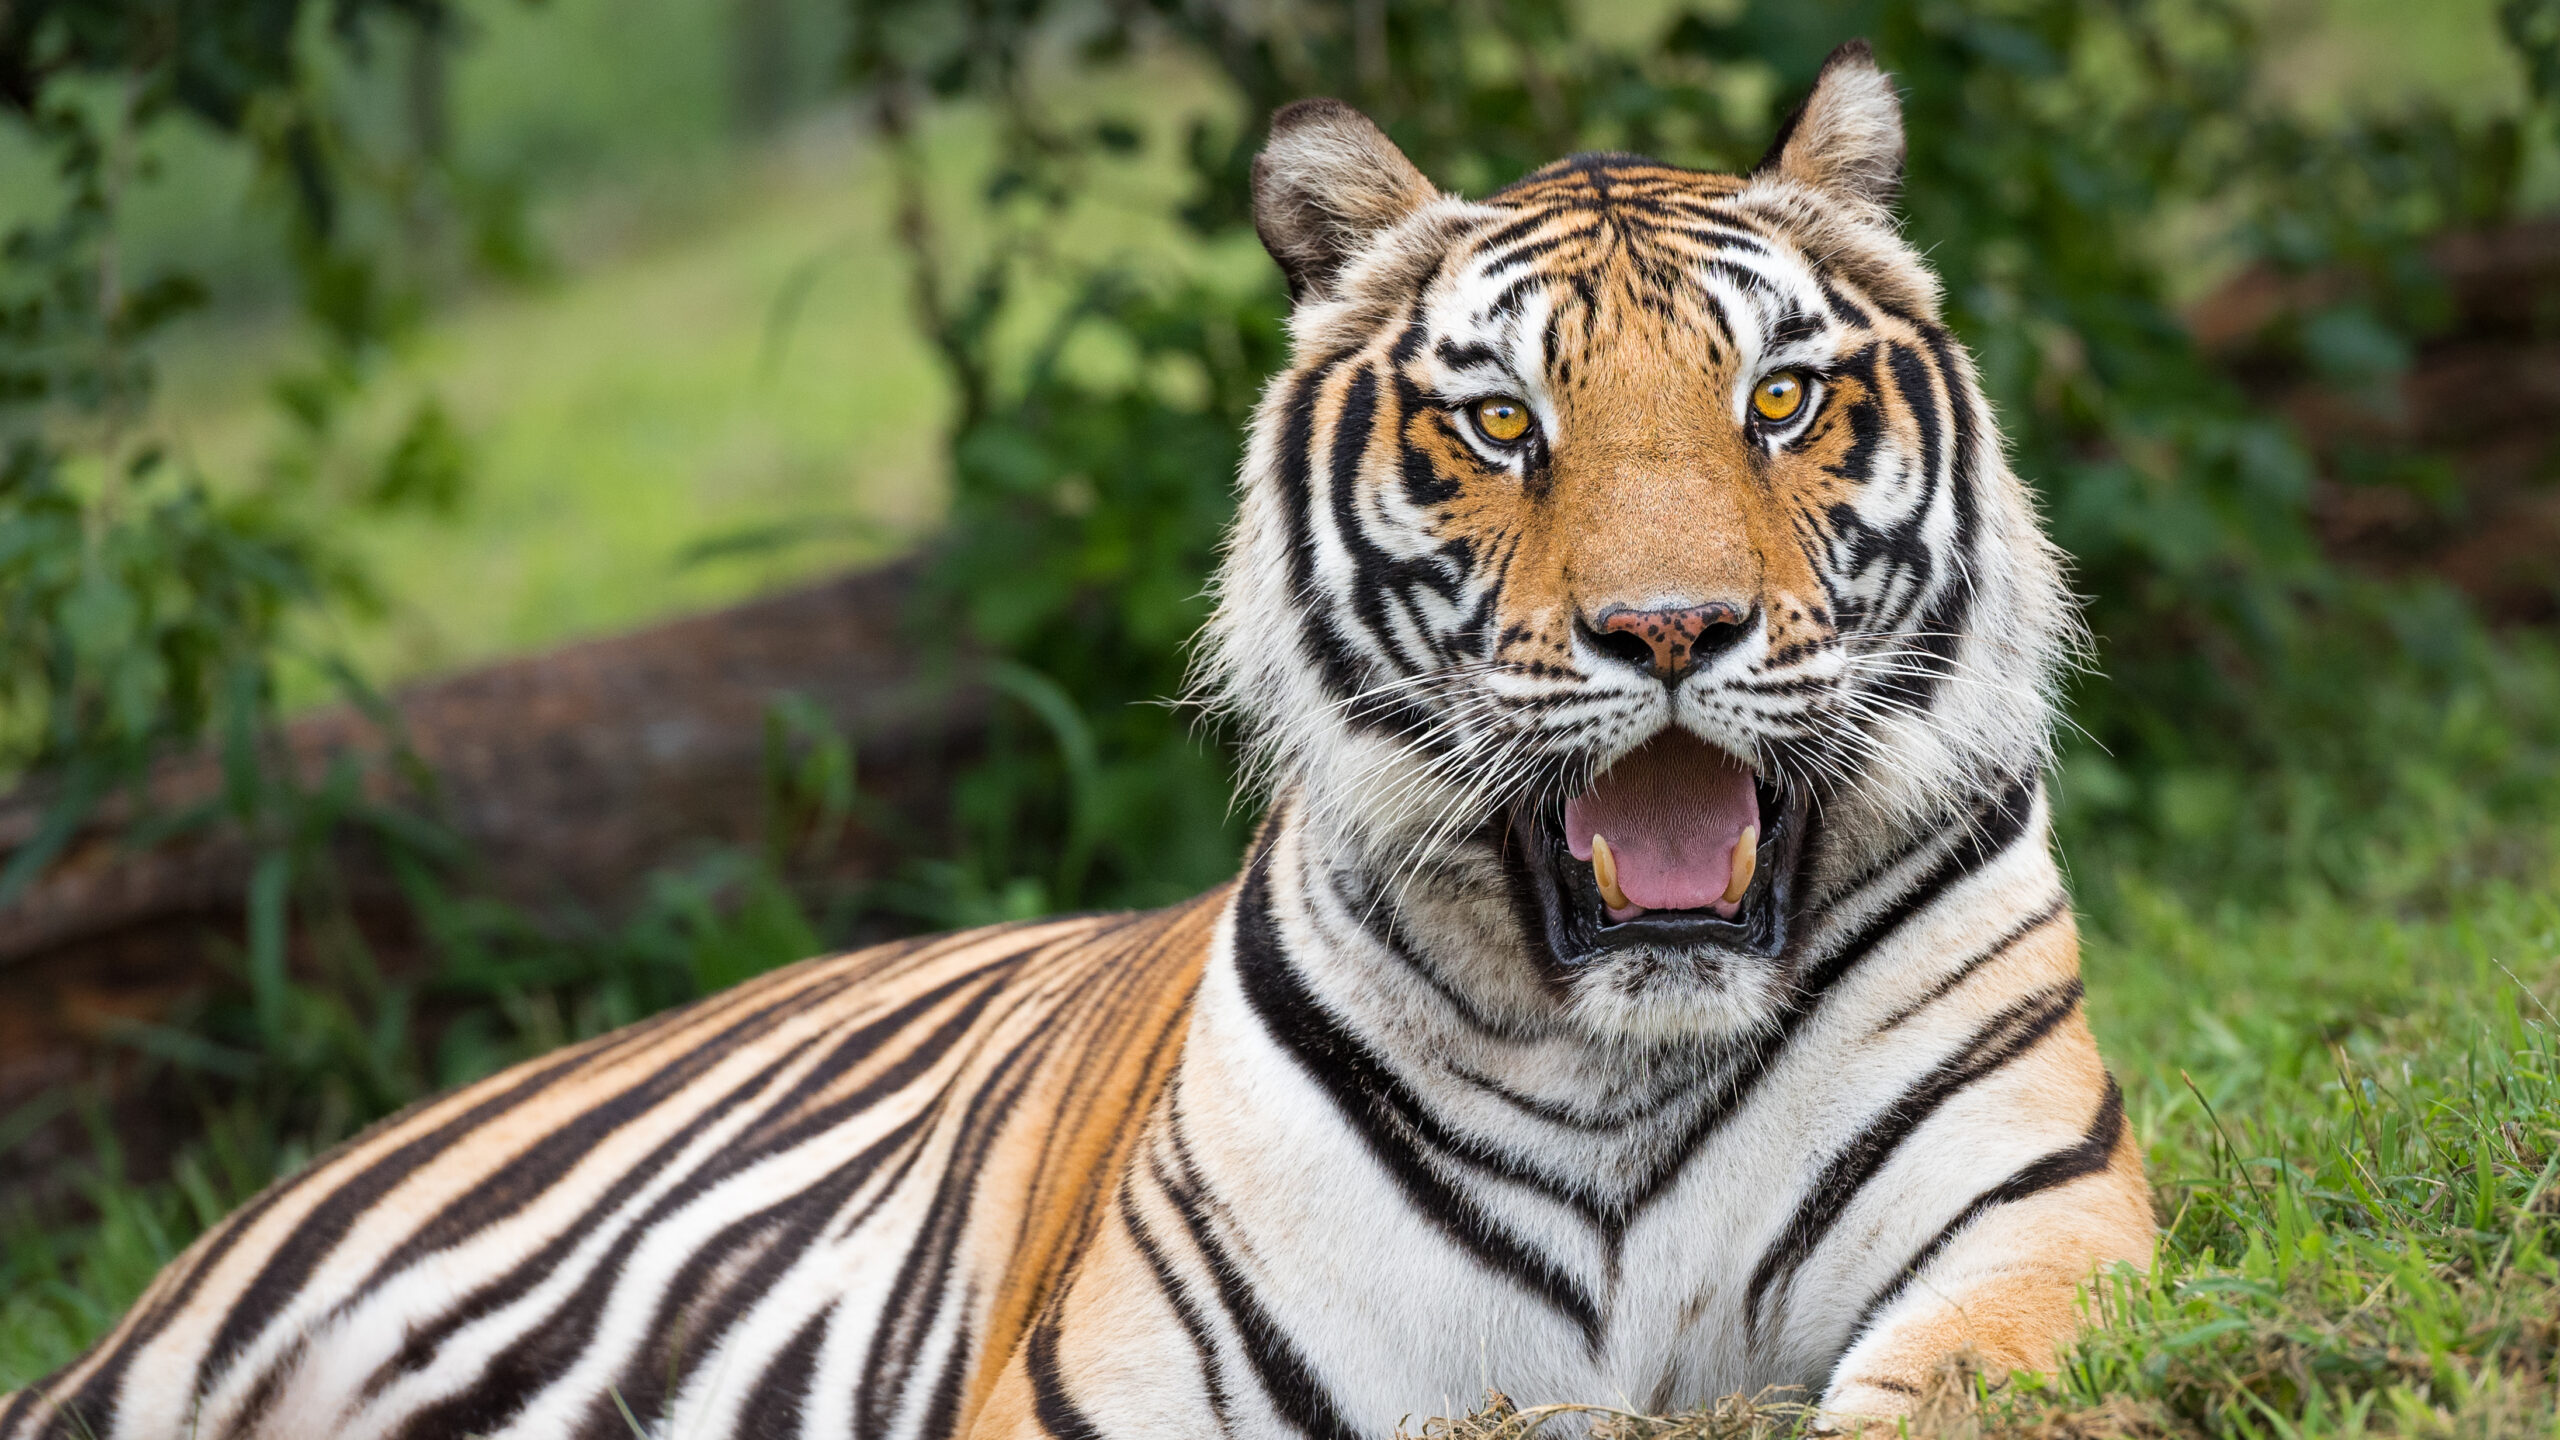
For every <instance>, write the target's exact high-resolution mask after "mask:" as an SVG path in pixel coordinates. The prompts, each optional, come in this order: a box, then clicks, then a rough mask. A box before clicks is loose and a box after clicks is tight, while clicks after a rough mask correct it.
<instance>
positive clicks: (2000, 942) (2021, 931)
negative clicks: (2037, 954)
mask: <svg viewBox="0 0 2560 1440" xmlns="http://www.w3.org/2000/svg"><path fill="white" fill-rule="evenodd" d="M2070 908H2071V900H2070V897H2069V896H2065V895H2056V896H2055V897H2053V899H2051V900H2050V901H2047V902H2046V903H2045V904H2044V906H2043V907H2042V908H2040V909H2038V910H2037V911H2036V912H2035V913H2034V914H2032V915H2029V916H2028V917H2027V918H2026V919H2024V920H2021V921H2019V922H2018V923H2017V924H2015V925H2012V926H2010V927H2009V929H2008V931H2007V932H2006V933H2004V934H2003V935H2001V937H2000V938H1999V939H1997V940H1994V941H1992V942H1991V943H1990V944H1988V945H1985V946H1984V947H1982V948H1981V949H1980V950H1977V951H1975V952H1974V953H1973V954H1972V955H1971V956H1970V957H1968V958H1967V959H1966V960H1965V962H1964V963H1963V964H1961V965H1958V966H1957V967H1956V968H1955V969H1953V970H1950V971H1948V972H1947V974H1946V975H1945V976H1944V977H1943V978H1942V979H1940V980H1939V981H1938V983H1937V984H1935V985H1932V986H1930V987H1929V988H1928V990H1927V991H1926V992H1924V993H1922V994H1921V996H1920V997H1919V998H1918V999H1916V1000H1913V1001H1912V1002H1911V1003H1910V1004H1908V1005H1905V1006H1903V1007H1902V1008H1901V1009H1899V1010H1896V1011H1894V1012H1893V1013H1892V1014H1891V1015H1888V1016H1886V1017H1885V1018H1884V1023H1882V1024H1880V1025H1878V1026H1876V1031H1875V1033H1877V1034H1878V1035H1881V1034H1883V1033H1884V1032H1886V1031H1887V1030H1891V1029H1894V1028H1896V1027H1898V1026H1900V1025H1901V1024H1902V1023H1903V1022H1904V1021H1906V1020H1909V1019H1910V1018H1911V1017H1912V1016H1914V1015H1917V1014H1919V1013H1920V1012H1921V1011H1923V1010H1926V1009H1928V1008H1929V1007H1930V1006H1932V1005H1935V1004H1937V1003H1938V1002H1939V1001H1941V1000H1944V999H1945V998H1947V996H1949V995H1951V994H1953V993H1954V992H1955V988H1956V987H1957V986H1959V985H1962V984H1963V983H1964V982H1966V981H1967V980H1970V979H1972V978H1973V976H1974V972H1976V971H1978V970H1980V969H1981V968H1982V967H1983V966H1985V965H1988V964H1990V963H1991V962H1992V961H1994V960H1997V959H1999V958H2000V957H2001V956H2003V955H2006V954H2008V953H2009V948H2010V947H2011V946H2013V945H2015V944H2017V943H2018V942H2019V941H2021V940H2024V939H2026V938H2027V937H2028V936H2030V935H2033V934H2034V933H2036V932H2037V931H2038V930H2041V929H2043V928H2044V927H2046V926H2047V925H2050V924H2052V923H2053V922H2054V921H2056V920H2058V919H2060V918H2062V915H2063V913H2064V912H2065V911H2067V910H2069V909H2070Z"/></svg>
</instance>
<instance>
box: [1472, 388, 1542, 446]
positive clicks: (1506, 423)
mask: <svg viewBox="0 0 2560 1440" xmlns="http://www.w3.org/2000/svg"><path fill="white" fill-rule="evenodd" d="M1475 417H1476V428H1477V429H1479V430H1481V431H1483V432H1484V438H1486V439H1487V440H1491V441H1493V442H1494V443H1495V444H1497V445H1508V444H1510V443H1511V442H1512V441H1514V440H1517V439H1519V438H1520V437H1521V436H1523V435H1526V434H1528V433H1529V407H1528V406H1527V405H1525V404H1523V403H1522V402H1521V401H1519V400H1518V399H1515V398H1514V397H1512V396H1509V395H1496V396H1494V397H1493V398H1492V399H1490V400H1479V401H1477V402H1476V406H1475Z"/></svg>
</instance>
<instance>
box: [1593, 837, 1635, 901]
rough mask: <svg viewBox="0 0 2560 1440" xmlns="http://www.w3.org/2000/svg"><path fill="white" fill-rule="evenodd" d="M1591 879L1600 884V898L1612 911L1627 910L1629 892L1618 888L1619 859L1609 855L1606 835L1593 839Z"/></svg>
mask: <svg viewBox="0 0 2560 1440" xmlns="http://www.w3.org/2000/svg"><path fill="white" fill-rule="evenodd" d="M1591 878H1592V879H1594V880H1596V881H1598V882H1600V898H1601V899H1603V900H1606V901H1608V902H1609V908H1610V909H1612V910H1624V909H1626V908H1627V892H1626V891H1624V890H1621V889H1619V888H1618V857H1617V856H1615V855H1612V854H1610V853H1609V840H1608V837H1607V836H1605V835H1594V836H1592V837H1591Z"/></svg>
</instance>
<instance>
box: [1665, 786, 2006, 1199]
mask: <svg viewBox="0 0 2560 1440" xmlns="http://www.w3.org/2000/svg"><path fill="white" fill-rule="evenodd" d="M2036 785H2037V780H2036V776H2035V774H2034V772H2028V773H2027V774H2025V775H2022V776H2020V777H2019V778H2017V779H2016V780H2014V781H2012V782H2011V784H2010V786H2009V788H2007V789H2006V790H2004V791H2002V792H2001V793H2000V794H1999V795H1998V796H1997V797H1996V798H1994V799H1993V800H1992V801H1991V803H1990V805H1989V807H1988V808H1987V809H1985V810H1981V811H1977V812H1975V813H1974V814H1973V815H1971V816H1969V817H1967V820H1968V823H1967V825H1966V826H1965V829H1964V834H1963V838H1962V839H1960V840H1959V841H1957V842H1956V844H1955V845H1954V847H1953V848H1952V849H1950V850H1949V851H1948V853H1947V855H1946V856H1945V857H1944V858H1943V859H1941V860H1940V861H1939V862H1938V863H1937V865H1936V866H1934V867H1933V868H1932V869H1931V870H1930V871H1929V873H1928V874H1927V875H1926V876H1923V877H1922V878H1921V879H1920V881H1919V882H1918V883H1917V884H1915V885H1913V886H1912V887H1911V888H1910V889H1909V890H1908V891H1906V892H1904V894H1903V896H1902V898H1901V899H1900V900H1897V901H1896V902H1894V903H1893V904H1891V905H1888V906H1886V907H1885V908H1884V909H1883V910H1881V911H1880V912H1878V913H1877V914H1876V915H1875V917H1874V918H1872V919H1870V920H1869V921H1868V922H1867V923H1866V924H1864V925H1862V926H1860V927H1859V928H1858V930H1857V932H1856V933H1855V934H1853V935H1851V936H1850V937H1849V938H1848V939H1847V940H1846V941H1845V942H1843V943H1842V944H1840V945H1838V946H1836V947H1834V948H1833V949H1832V950H1830V951H1829V952H1828V953H1827V954H1826V955H1825V956H1824V957H1823V958H1822V959H1821V960H1820V961H1819V962H1817V963H1816V964H1814V965H1813V966H1812V967H1811V968H1810V969H1809V970H1808V971H1807V972H1806V974H1805V975H1804V977H1803V978H1802V979H1801V980H1800V981H1798V983H1797V998H1796V1000H1795V1002H1794V1003H1793V1004H1791V1005H1790V1006H1789V1007H1788V1008H1787V1009H1786V1010H1785V1011H1784V1012H1783V1013H1781V1014H1780V1015H1779V1017H1778V1022H1777V1023H1776V1024H1775V1025H1772V1026H1769V1027H1768V1028H1766V1029H1764V1030H1762V1031H1761V1032H1759V1034H1758V1035H1757V1036H1756V1037H1755V1038H1754V1039H1753V1041H1752V1042H1751V1048H1750V1050H1749V1051H1747V1052H1746V1053H1745V1054H1744V1055H1743V1057H1742V1059H1741V1061H1740V1062H1739V1063H1738V1064H1737V1065H1735V1067H1734V1069H1733V1072H1732V1078H1731V1079H1730V1080H1728V1081H1727V1082H1726V1084H1725V1086H1724V1089H1723V1092H1722V1093H1721V1094H1719V1095H1717V1096H1716V1097H1715V1099H1714V1100H1713V1101H1712V1102H1711V1103H1709V1104H1708V1105H1707V1106H1706V1107H1705V1108H1704V1109H1702V1110H1701V1111H1700V1112H1699V1114H1698V1118H1697V1119H1696V1120H1695V1121H1693V1122H1692V1123H1691V1125H1690V1127H1689V1133H1688V1134H1686V1135H1685V1136H1683V1137H1682V1138H1681V1141H1680V1143H1679V1144H1678V1145H1676V1146H1674V1147H1672V1148H1671V1150H1670V1151H1669V1153H1670V1154H1671V1155H1673V1156H1675V1157H1677V1158H1675V1159H1674V1160H1672V1161H1671V1162H1670V1163H1668V1164H1666V1165H1664V1166H1663V1167H1662V1168H1661V1169H1660V1170H1658V1171H1657V1172H1655V1173H1654V1174H1653V1175H1652V1176H1651V1177H1650V1178H1649V1179H1648V1180H1647V1181H1646V1182H1645V1184H1644V1186H1643V1187H1642V1188H1641V1189H1640V1190H1638V1191H1637V1192H1636V1194H1635V1195H1634V1197H1633V1198H1632V1199H1631V1200H1630V1201H1629V1202H1628V1205H1627V1213H1628V1214H1629V1215H1630V1216H1632V1215H1633V1214H1635V1213H1636V1212H1638V1211H1641V1210H1643V1209H1644V1208H1645V1207H1647V1206H1649V1205H1651V1204H1652V1203H1653V1202H1654V1201H1655V1200H1656V1199H1659V1198H1660V1197H1661V1196H1662V1194H1663V1193H1664V1192H1665V1191H1666V1190H1667V1189H1668V1188H1669V1187H1670V1184H1671V1182H1672V1180H1674V1179H1675V1178H1677V1177H1678V1176H1679V1174H1680V1172H1681V1171H1682V1170H1683V1169H1685V1168H1686V1167H1687V1165H1688V1163H1689V1161H1690V1160H1691V1159H1692V1158H1693V1157H1695V1156H1696V1155H1697V1154H1698V1153H1699V1152H1700V1151H1701V1150H1702V1149H1704V1148H1705V1145H1706V1142H1707V1141H1708V1140H1709V1139H1710V1138H1711V1137H1713V1136H1714V1134H1715V1133H1716V1132H1717V1131H1718V1130H1721V1129H1723V1128H1724V1126H1725V1125H1726V1124H1727V1123H1728V1122H1730V1121H1731V1120H1732V1119H1733V1117H1734V1116H1736V1115H1738V1114H1740V1113H1741V1112H1742V1109H1743V1107H1744V1106H1746V1105H1747V1104H1749V1103H1750V1100H1751V1097H1752V1096H1753V1095H1754V1094H1755V1093H1757V1091H1758V1090H1759V1088H1760V1082H1761V1081H1763V1080H1765V1079H1767V1078H1768V1076H1769V1073H1770V1072H1771V1071H1772V1070H1774V1069H1775V1068H1776V1067H1777V1062H1778V1057H1779V1056H1780V1055H1781V1054H1782V1053H1783V1052H1784V1051H1785V1049H1786V1047H1787V1046H1788V1045H1789V1044H1790V1043H1792V1042H1793V1041H1794V1039H1795V1035H1796V1032H1797V1031H1798V1030H1800V1029H1802V1028H1803V1027H1804V1023H1805V1021H1806V1020H1807V1019H1808V1018H1810V1017H1811V1016H1812V1015H1813V1013H1814V1012H1815V1011H1816V1010H1817V1009H1818V1008H1819V1007H1820V1005H1821V1001H1822V997H1823V996H1824V995H1825V994H1827V993H1829V991H1830V990H1831V989H1832V987H1833V986H1836V985H1837V984H1839V983H1840V981H1841V980H1842V979H1843V978H1845V977H1846V976H1847V975H1848V973H1849V972H1850V971H1851V970H1853V969H1855V968H1856V967H1857V965H1858V964H1859V962H1860V961H1863V960H1864V959H1866V958H1867V956H1869V955H1870V954H1873V953H1874V952H1875V950H1876V948H1877V947H1879V946H1881V945H1882V944H1884V942H1885V941H1887V940H1889V939H1891V938H1892V937H1893V935H1894V933H1895V932H1896V931H1899V930H1900V929H1901V928H1902V927H1903V926H1905V925H1907V924H1909V923H1910V922H1911V920H1912V918H1913V917H1914V916H1917V915H1918V914H1920V912H1922V911H1923V910H1926V909H1928V908H1929V907H1930V906H1932V905H1935V904H1936V903H1938V901H1939V900H1940V899H1942V898H1944V897H1945V895H1946V893H1947V891H1948V890H1950V889H1952V888H1953V887H1954V886H1955V885H1957V884H1958V883H1959V882H1961V881H1963V880H1965V879H1966V878H1967V877H1969V876H1972V875H1973V874H1975V873H1977V872H1978V871H1980V870H1982V869H1984V868H1985V867H1987V866H1989V865H1990V864H1991V862H1992V861H1994V860H1996V859H1998V858H1999V857H2000V856H2002V855H2004V854H2006V853H2007V852H2008V849H2009V847H2010V846H2011V845H2014V844H2016V843H2017V841H2018V839H2019V837H2020V836H2022V835H2023V834H2025V833H2026V828H2027V819H2028V817H2029V816H2030V815H2031V814H2033V813H2034V808H2035V796H2036ZM1809 844H1810V840H1808V845H1809ZM1908 858H1909V856H1908V854H1907V853H1906V854H1904V855H1900V856H1896V857H1894V859H1893V860H1892V861H1889V862H1887V863H1886V864H1884V865H1881V866H1879V867H1877V869H1876V870H1875V871H1873V872H1871V876H1872V875H1876V874H1883V873H1886V872H1889V871H1890V869H1891V868H1892V866H1893V865H1895V864H1899V863H1900V862H1901V861H1902V860H1905V859H1908Z"/></svg>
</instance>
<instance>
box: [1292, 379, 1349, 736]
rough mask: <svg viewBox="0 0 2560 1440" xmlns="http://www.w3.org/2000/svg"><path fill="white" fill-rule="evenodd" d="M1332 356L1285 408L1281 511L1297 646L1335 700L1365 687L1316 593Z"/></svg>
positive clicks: (1301, 383)
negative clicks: (1324, 407) (1322, 435)
mask: <svg viewBox="0 0 2560 1440" xmlns="http://www.w3.org/2000/svg"><path fill="white" fill-rule="evenodd" d="M1340 358H1341V357H1339V356H1327V357H1326V358H1324V359H1322V360H1319V361H1317V362H1316V363H1315V364H1314V365H1311V366H1309V367H1307V369H1306V370H1305V371H1303V372H1302V373H1300V375H1299V376H1298V377H1297V386H1296V388H1295V389H1294V390H1292V391H1291V392H1290V394H1289V398H1288V401H1287V403H1286V404H1284V405H1282V406H1281V408H1280V416H1281V421H1280V438H1279V440H1278V442H1277V443H1276V445H1275V446H1274V448H1275V449H1276V450H1277V451H1278V452H1279V454H1278V457H1277V459H1278V465H1279V476H1278V481H1279V490H1280V504H1281V515H1282V517H1283V518H1284V519H1285V520H1286V521H1287V528H1288V534H1289V601H1290V604H1291V605H1292V606H1293V607H1295V608H1296V610H1297V612H1298V647H1299V651H1300V653H1302V654H1303V655H1305V656H1306V659H1307V663H1308V664H1310V665H1313V666H1315V667H1316V672H1317V674H1318V675H1320V676H1321V677H1322V678H1323V680H1324V685H1325V689H1326V690H1327V691H1328V692H1329V693H1330V694H1332V695H1333V696H1334V697H1335V698H1336V699H1341V698H1344V697H1347V696H1351V695H1356V694H1358V693H1359V692H1360V691H1361V690H1362V689H1363V688H1364V687H1363V685H1362V683H1361V678H1360V671H1361V667H1360V662H1359V660H1358V659H1357V657H1355V656H1353V655H1352V653H1351V651H1350V648H1349V647H1348V646H1346V645H1345V644H1344V643H1343V640H1342V636H1341V634H1340V633H1339V632H1337V631H1336V630H1335V629H1334V628H1333V619H1332V609H1331V607H1329V606H1327V605H1325V604H1324V603H1323V597H1322V596H1321V595H1319V594H1318V593H1317V591H1316V538H1315V519H1314V504H1315V469H1314V466H1315V461H1314V457H1313V453H1312V452H1313V447H1314V445H1315V424H1316V421H1315V413H1316V402H1317V400H1318V399H1319V397H1320V396H1321V395H1322V393H1323V387H1324V380H1325V376H1326V375H1327V374H1328V373H1329V372H1330V371H1331V370H1332V368H1333V367H1334V365H1336V364H1337V363H1339V361H1340Z"/></svg>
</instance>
